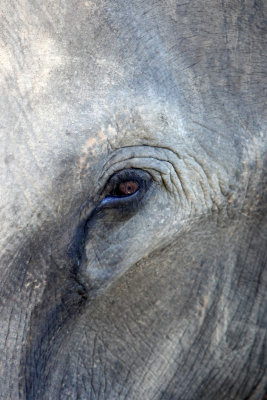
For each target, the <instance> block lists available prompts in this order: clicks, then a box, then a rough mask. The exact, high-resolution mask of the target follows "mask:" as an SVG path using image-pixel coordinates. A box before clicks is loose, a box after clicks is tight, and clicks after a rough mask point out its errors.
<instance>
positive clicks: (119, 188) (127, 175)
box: [98, 168, 152, 209]
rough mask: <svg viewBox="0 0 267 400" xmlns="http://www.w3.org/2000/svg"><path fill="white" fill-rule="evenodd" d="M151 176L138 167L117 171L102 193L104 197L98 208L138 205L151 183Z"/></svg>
mask: <svg viewBox="0 0 267 400" xmlns="http://www.w3.org/2000/svg"><path fill="white" fill-rule="evenodd" d="M151 180H152V178H151V176H150V174H148V173H147V172H145V171H143V170H138V169H134V168H133V169H126V170H122V171H119V172H117V173H115V174H114V175H113V176H112V177H111V178H110V179H109V181H108V182H107V184H106V186H105V189H104V191H103V193H102V196H104V198H103V199H102V201H101V202H100V205H99V206H98V209H102V208H133V207H136V206H137V205H138V204H139V203H140V201H141V200H142V198H143V197H144V195H145V193H146V192H147V190H148V187H149V185H150V183H151Z"/></svg>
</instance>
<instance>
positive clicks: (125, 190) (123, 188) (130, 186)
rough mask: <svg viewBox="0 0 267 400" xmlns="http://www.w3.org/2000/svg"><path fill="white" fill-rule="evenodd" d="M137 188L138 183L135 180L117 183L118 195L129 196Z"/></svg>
mask: <svg viewBox="0 0 267 400" xmlns="http://www.w3.org/2000/svg"><path fill="white" fill-rule="evenodd" d="M138 189H139V184H138V183H137V182H135V181H127V182H122V183H120V184H119V187H118V192H119V193H118V194H119V195H120V196H129V195H131V194H134V193H135V192H137V190H138Z"/></svg>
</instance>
